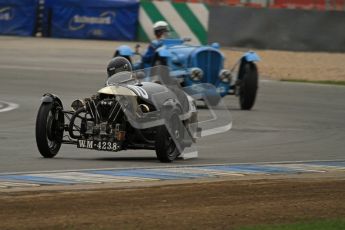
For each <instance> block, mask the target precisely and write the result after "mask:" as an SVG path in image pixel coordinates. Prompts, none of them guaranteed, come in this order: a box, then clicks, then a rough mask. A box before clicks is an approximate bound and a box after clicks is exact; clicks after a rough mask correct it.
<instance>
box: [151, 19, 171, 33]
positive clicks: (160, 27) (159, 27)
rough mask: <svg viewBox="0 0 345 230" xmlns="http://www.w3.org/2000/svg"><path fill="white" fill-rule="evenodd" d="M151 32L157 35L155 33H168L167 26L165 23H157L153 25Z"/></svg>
mask: <svg viewBox="0 0 345 230" xmlns="http://www.w3.org/2000/svg"><path fill="white" fill-rule="evenodd" d="M153 31H154V32H155V33H157V32H168V31H169V25H168V23H167V22H165V21H158V22H156V23H155V24H154V25H153Z"/></svg>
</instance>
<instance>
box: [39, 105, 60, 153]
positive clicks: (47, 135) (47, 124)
mask: <svg viewBox="0 0 345 230" xmlns="http://www.w3.org/2000/svg"><path fill="white" fill-rule="evenodd" d="M58 107H61V106H60V105H59V104H57V103H56V102H52V103H42V105H41V107H40V109H39V110H38V114H37V119H36V143H37V147H38V150H39V151H40V153H41V155H42V156H43V157H45V158H53V157H54V156H55V155H56V154H57V153H58V152H59V150H60V147H61V143H62V138H63V131H64V115H63V113H62V111H61V109H59V108H58Z"/></svg>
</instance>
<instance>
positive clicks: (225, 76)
mask: <svg viewBox="0 0 345 230" xmlns="http://www.w3.org/2000/svg"><path fill="white" fill-rule="evenodd" d="M219 78H220V80H221V81H222V82H223V83H230V82H231V72H230V70H227V69H222V70H221V71H220V72H219Z"/></svg>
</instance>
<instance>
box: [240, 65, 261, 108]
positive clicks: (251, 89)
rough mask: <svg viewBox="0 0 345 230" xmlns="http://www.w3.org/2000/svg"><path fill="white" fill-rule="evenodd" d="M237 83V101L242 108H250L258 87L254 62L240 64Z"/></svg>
mask: <svg viewBox="0 0 345 230" xmlns="http://www.w3.org/2000/svg"><path fill="white" fill-rule="evenodd" d="M242 65H243V66H242V68H243V69H242V70H240V71H241V73H240V74H241V75H242V76H240V85H239V96H240V98H239V101H240V106H241V109H242V110H250V109H251V108H252V107H253V105H254V103H255V98H256V93H257V89H258V70H257V67H256V65H255V64H254V63H251V62H245V63H243V64H242Z"/></svg>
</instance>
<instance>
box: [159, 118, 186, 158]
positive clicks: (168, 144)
mask: <svg viewBox="0 0 345 230" xmlns="http://www.w3.org/2000/svg"><path fill="white" fill-rule="evenodd" d="M168 130H170V132H171V135H174V138H172V137H171V135H170V133H169V131H168ZM183 131H184V130H183V126H182V124H181V121H180V119H179V117H178V115H177V114H176V113H174V114H173V115H172V116H171V118H170V119H169V125H168V128H167V127H166V126H165V125H162V126H159V127H158V128H157V136H156V143H155V147H156V155H157V158H158V160H159V161H160V162H163V163H170V162H173V161H174V160H175V159H176V158H177V157H178V156H179V155H181V151H183V149H181V151H179V149H178V148H177V146H176V144H175V140H176V141H177V142H178V143H179V145H180V146H181V147H182V148H183V144H182V141H183ZM174 139H175V140H174Z"/></svg>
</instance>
